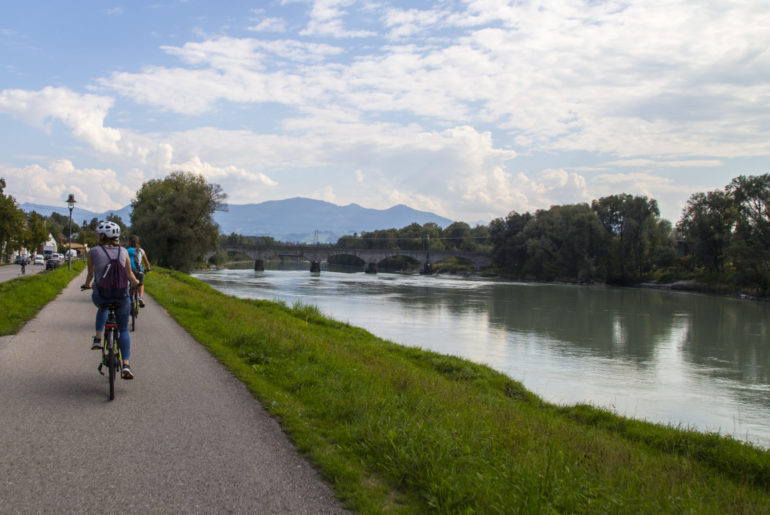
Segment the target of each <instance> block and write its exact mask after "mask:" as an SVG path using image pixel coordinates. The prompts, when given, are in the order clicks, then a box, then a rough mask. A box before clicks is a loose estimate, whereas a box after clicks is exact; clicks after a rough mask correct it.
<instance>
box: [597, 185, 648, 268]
mask: <svg viewBox="0 0 770 515" xmlns="http://www.w3.org/2000/svg"><path fill="white" fill-rule="evenodd" d="M591 209H593V211H594V212H595V213H596V215H597V216H598V217H599V221H600V222H601V223H602V225H603V226H604V228H605V230H606V231H607V233H608V234H610V235H612V236H613V238H612V239H611V244H610V248H609V252H608V253H607V261H606V265H607V270H608V274H609V279H610V280H611V281H613V282H623V283H626V282H633V281H639V280H641V279H642V278H643V277H644V276H645V274H646V273H647V272H648V271H649V269H650V267H651V259H650V256H651V255H652V254H654V253H655V249H654V248H653V247H652V244H653V243H654V241H655V239H654V238H653V237H652V236H653V233H654V231H655V230H656V227H657V221H658V218H659V216H660V210H659V209H658V203H657V201H656V200H654V199H648V198H647V197H644V196H642V197H639V196H633V195H629V194H627V193H623V194H620V195H611V196H608V197H602V198H600V199H598V200H594V201H593V202H591Z"/></svg>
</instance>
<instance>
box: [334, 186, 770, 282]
mask: <svg viewBox="0 0 770 515" xmlns="http://www.w3.org/2000/svg"><path fill="white" fill-rule="evenodd" d="M336 246H337V247H342V248H349V249H364V248H365V249H379V248H389V249H403V250H420V249H425V250H427V249H430V250H454V251H463V252H487V253H491V254H492V257H493V262H494V267H493V270H494V272H495V273H497V274H499V275H502V276H504V277H508V278H511V279H516V280H525V281H564V282H577V283H595V282H598V283H608V284H621V285H632V284H640V283H644V282H654V283H673V282H676V281H690V284H692V283H697V285H698V286H697V287H698V288H700V289H703V290H706V291H719V292H727V291H740V292H743V293H747V294H750V295H756V296H764V297H767V296H769V295H770V174H764V175H761V176H751V177H749V176H739V177H736V178H735V179H733V180H732V181H731V182H730V184H728V185H727V186H725V187H724V188H723V189H721V190H715V191H712V192H708V193H695V194H693V195H692V196H691V197H690V199H689V200H688V202H687V206H686V207H685V209H684V211H683V213H682V217H681V219H680V220H679V221H678V222H677V223H676V224H675V225H674V224H672V223H671V222H670V221H668V220H665V219H662V218H661V217H660V210H659V209H658V204H657V201H656V200H655V199H649V198H647V197H644V196H633V195H628V194H619V195H610V196H607V197H602V198H600V199H597V200H594V201H592V202H591V204H590V205H589V204H586V203H581V204H570V205H555V206H551V207H550V208H549V209H539V210H537V211H535V212H534V213H529V212H527V213H517V212H511V213H509V214H508V216H507V217H506V218H498V219H495V220H493V221H492V222H491V223H490V224H489V226H476V227H474V228H471V227H470V226H469V225H468V224H465V223H463V222H455V223H453V224H452V225H450V226H449V227H447V228H445V229H442V228H441V227H438V226H437V225H436V224H425V225H424V226H420V225H418V224H412V225H410V226H407V227H404V228H402V229H388V230H380V231H372V232H364V233H361V234H360V235H353V236H345V237H343V238H340V240H339V241H338V243H337V245H336ZM435 265H436V264H434V270H442V267H441V266H440V263H439V264H438V265H439V266H435ZM452 268H453V267H449V268H445V269H444V270H445V271H446V270H452Z"/></svg>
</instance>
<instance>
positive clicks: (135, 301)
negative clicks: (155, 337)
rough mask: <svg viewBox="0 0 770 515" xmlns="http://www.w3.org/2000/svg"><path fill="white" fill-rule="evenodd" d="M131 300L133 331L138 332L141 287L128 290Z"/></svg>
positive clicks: (137, 286)
mask: <svg viewBox="0 0 770 515" xmlns="http://www.w3.org/2000/svg"><path fill="white" fill-rule="evenodd" d="M128 295H129V297H130V299H131V331H135V330H136V319H137V318H138V317H139V285H136V286H132V287H131V288H130V289H129V290H128Z"/></svg>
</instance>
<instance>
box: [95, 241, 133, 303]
mask: <svg viewBox="0 0 770 515" xmlns="http://www.w3.org/2000/svg"><path fill="white" fill-rule="evenodd" d="M99 247H100V248H101V249H102V250H103V251H104V254H105V255H106V256H107V259H109V260H110V261H109V263H107V266H106V267H104V273H103V274H102V276H101V277H99V279H98V280H97V281H96V289H97V291H98V292H99V296H100V297H101V298H102V300H103V301H105V302H110V301H112V302H117V301H121V300H123V299H125V298H126V297H127V296H128V274H126V268H125V267H124V266H123V265H121V264H120V247H116V248H117V249H118V255H117V257H115V258H114V259H113V258H111V257H110V254H109V252H107V249H105V248H104V247H102V246H101V245H100V246H99Z"/></svg>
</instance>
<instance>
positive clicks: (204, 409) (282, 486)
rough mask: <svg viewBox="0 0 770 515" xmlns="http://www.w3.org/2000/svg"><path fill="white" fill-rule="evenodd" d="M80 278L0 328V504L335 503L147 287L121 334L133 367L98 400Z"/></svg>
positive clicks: (197, 506)
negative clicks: (130, 327) (132, 326)
mask: <svg viewBox="0 0 770 515" xmlns="http://www.w3.org/2000/svg"><path fill="white" fill-rule="evenodd" d="M0 268H2V267H0ZM84 278H85V272H83V275H82V276H81V277H78V278H76V279H75V280H73V281H72V282H71V283H70V285H69V286H68V287H67V288H65V290H64V291H63V292H62V294H60V295H59V296H58V297H57V298H56V299H55V300H54V301H53V302H51V303H49V304H48V305H47V306H46V307H45V308H44V309H43V310H42V311H41V312H40V313H39V314H38V316H37V317H36V318H35V319H34V320H31V321H30V322H29V323H28V324H26V325H25V326H24V327H23V328H22V330H21V331H20V332H19V333H18V334H16V335H14V336H10V337H9V336H6V337H3V338H0V513H2V514H6V513H97V512H98V513H114V512H118V511H124V510H137V511H141V512H150V513H341V512H344V510H343V508H342V506H341V504H340V502H339V501H338V500H337V499H336V498H335V497H334V495H333V493H332V490H331V488H330V486H329V485H328V484H327V483H326V482H324V481H323V480H322V479H321V477H320V476H319V474H318V473H317V471H316V470H315V469H314V468H313V467H312V466H310V465H309V464H308V462H307V461H305V460H304V459H303V458H302V457H301V456H300V455H299V454H298V452H297V451H296V449H295V448H294V447H293V445H292V444H291V442H290V441H289V440H288V438H287V437H286V435H285V434H284V433H283V432H282V430H281V429H280V427H279V425H278V423H277V422H276V421H275V420H274V419H273V418H271V417H270V416H269V415H268V414H267V412H266V411H265V410H264V409H263V408H262V406H261V405H260V404H259V403H258V402H257V401H256V400H255V399H254V398H253V396H252V395H251V394H249V392H248V391H247V390H246V388H245V387H244V386H243V385H242V384H241V383H240V382H239V381H238V380H237V379H235V378H234V377H233V376H232V375H231V374H230V373H229V372H228V371H227V370H226V369H225V368H224V367H223V366H222V365H221V364H220V363H219V362H218V361H216V360H215V359H214V358H213V357H212V356H211V355H210V354H209V353H208V352H207V351H206V350H205V349H204V348H203V347H202V346H201V345H199V344H198V343H197V342H195V341H194V340H193V339H192V337H190V336H189V335H188V334H187V333H186V332H185V331H184V330H183V329H182V328H181V327H180V326H179V325H177V324H176V323H175V322H174V321H173V320H172V319H171V317H170V316H168V315H167V314H166V313H165V312H164V311H163V309H162V308H161V307H160V306H159V305H157V304H156V303H155V302H154V301H153V300H152V299H151V298H149V297H147V298H146V299H145V302H146V304H147V307H146V308H144V309H142V310H141V311H140V316H139V318H138V320H137V328H136V331H135V332H134V333H132V334H131V368H132V370H133V372H134V374H135V377H136V378H135V379H134V380H133V381H125V380H120V379H118V380H117V383H116V386H115V390H116V393H115V400H114V401H109V400H108V384H107V378H106V376H102V375H100V374H99V373H98V371H97V366H98V363H99V361H100V358H101V353H100V352H99V351H92V350H90V345H91V336H92V334H93V323H94V315H95V309H96V308H95V307H94V306H93V304H92V303H91V296H90V291H86V292H81V291H80V288H79V286H80V284H81V283H82V282H83V279H84Z"/></svg>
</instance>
